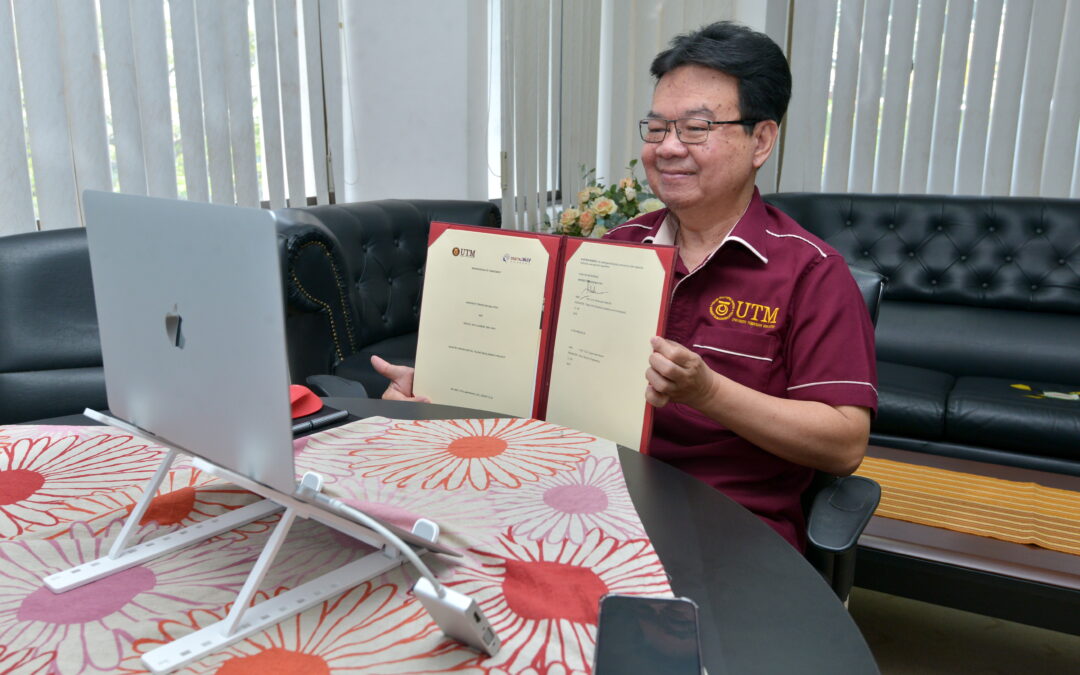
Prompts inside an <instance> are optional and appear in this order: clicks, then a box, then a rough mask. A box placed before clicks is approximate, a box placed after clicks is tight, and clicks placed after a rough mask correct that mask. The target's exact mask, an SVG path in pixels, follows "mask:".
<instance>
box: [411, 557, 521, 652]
mask: <svg viewBox="0 0 1080 675" xmlns="http://www.w3.org/2000/svg"><path fill="white" fill-rule="evenodd" d="M412 590H413V593H415V594H416V597H417V598H419V599H420V602H421V604H423V605H424V609H426V610H427V611H428V614H430V615H431V617H432V618H433V619H435V623H436V624H437V625H438V626H439V628H440V629H442V632H443V633H445V634H446V635H447V636H448V637H451V638H453V639H455V640H457V641H459V642H463V643H465V644H467V645H469V646H470V647H473V648H474V649H478V650H480V651H482V652H485V653H486V654H487V655H488V656H495V654H497V653H498V652H499V647H500V646H501V644H500V642H499V636H498V635H496V634H495V631H494V630H493V629H492V628H491V624H490V623H488V620H487V617H485V616H484V612H483V611H482V610H481V609H480V605H478V604H476V601H475V600H473V599H472V598H470V597H469V596H467V595H464V594H462V593H458V592H457V591H455V590H453V589H451V588H447V587H446V586H445V585H443V586H442V587H441V589H438V590H437V589H436V588H435V586H433V585H432V583H431V582H430V581H428V579H427V578H425V577H421V578H420V579H419V580H417V582H416V585H414V586H413V589H412ZM439 590H441V591H442V597H439Z"/></svg>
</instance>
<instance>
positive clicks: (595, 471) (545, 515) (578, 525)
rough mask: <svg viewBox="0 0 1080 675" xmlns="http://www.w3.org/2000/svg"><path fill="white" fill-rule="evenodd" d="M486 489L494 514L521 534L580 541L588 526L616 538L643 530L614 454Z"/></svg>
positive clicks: (633, 535)
mask: <svg viewBox="0 0 1080 675" xmlns="http://www.w3.org/2000/svg"><path fill="white" fill-rule="evenodd" d="M490 493H491V494H490V499H491V500H492V501H493V502H495V503H498V504H499V516H500V518H501V519H502V520H503V521H504V522H506V523H508V524H509V525H510V526H511V528H512V531H513V533H514V534H515V535H520V536H522V537H525V538H527V539H544V540H545V541H548V542H550V543H556V542H559V541H562V540H564V539H566V540H569V541H571V542H573V543H575V544H580V543H581V542H582V541H584V539H585V535H586V533H587V532H589V531H591V530H594V529H599V530H601V531H602V532H604V533H605V534H607V535H608V536H610V537H614V538H616V539H641V538H643V537H644V536H645V529H644V528H643V527H642V526H641V521H640V520H639V519H638V515H637V511H635V510H634V503H633V501H631V499H630V494H629V493H628V492H627V491H626V482H625V481H624V480H623V475H622V469H620V468H619V461H618V459H617V458H615V457H600V458H597V457H587V458H586V459H585V461H583V462H581V463H579V464H578V465H577V466H576V467H574V469H573V470H571V471H564V472H562V473H557V474H555V475H554V476H551V477H549V478H543V479H541V480H539V481H537V482H535V483H529V484H526V485H522V486H521V487H520V488H518V489H516V490H507V489H505V488H498V487H495V488H492V489H491V490H490Z"/></svg>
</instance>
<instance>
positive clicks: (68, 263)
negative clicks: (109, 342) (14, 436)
mask: <svg viewBox="0 0 1080 675" xmlns="http://www.w3.org/2000/svg"><path fill="white" fill-rule="evenodd" d="M105 405H106V402H105V376H104V373H103V372H102V369H101V342H100V340H99V339H98V328H97V312H96V311H95V309H94V291H93V287H92V285H91V281H90V257H89V255H87V250H86V231H85V230H83V229H81V228H75V229H64V230H51V231H45V232H29V233H26V234H15V235H9V236H6V237H0V424H9V423H14V422H22V421H26V420H34V419H41V418H45V417H53V416H56V415H66V414H69V413H80V412H82V411H83V409H84V408H86V407H91V408H96V409H101V408H104V407H105Z"/></svg>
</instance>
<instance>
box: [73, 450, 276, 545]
mask: <svg viewBox="0 0 1080 675" xmlns="http://www.w3.org/2000/svg"><path fill="white" fill-rule="evenodd" d="M115 496H116V497H117V499H116V500H115V504H114V506H113V508H112V510H109V511H102V512H101V513H99V514H96V515H95V516H93V517H91V518H89V519H88V520H87V521H86V522H87V524H88V525H89V526H90V527H91V528H92V529H93V530H94V534H95V535H97V534H99V533H100V532H102V531H104V530H105V529H106V528H108V527H110V526H112V525H113V524H114V523H116V522H121V523H122V522H124V521H125V520H127V517H128V515H130V514H131V511H132V509H134V508H135V503H136V501H137V500H138V498H139V495H137V494H136V495H132V496H131V497H130V498H129V497H128V496H127V495H126V494H123V493H118V494H117V495H115ZM258 500H259V497H258V496H257V495H255V494H253V493H251V492H248V491H247V490H244V489H242V488H238V487H236V486H234V485H231V484H229V483H226V482H224V481H222V480H221V479H220V478H217V477H216V476H213V475H211V474H208V473H206V472H203V471H200V470H199V469H196V468H195V467H193V466H191V464H190V460H189V459H188V458H186V457H179V458H178V459H177V460H176V462H175V463H174V464H173V470H172V471H170V472H169V474H168V475H167V476H166V477H165V480H164V481H162V483H161V487H159V488H158V493H157V496H155V497H154V499H153V500H151V502H150V505H149V506H148V507H147V509H146V513H145V514H143V517H142V518H141V519H140V521H139V526H138V528H137V529H136V530H135V533H134V536H133V537H132V539H131V543H132V544H137V543H139V542H141V541H144V540H145V539H147V538H148V537H155V536H160V535H162V534H166V533H168V532H171V531H174V530H178V529H180V528H182V527H187V526H188V525H191V524H193V523H195V522H197V521H200V520H206V519H208V518H212V517H214V516H218V515H221V514H223V513H227V512H228V511H232V510H234V509H238V508H240V507H243V506H247V505H248V504H251V503H253V502H255V501H258ZM271 524H272V521H266V520H260V521H255V522H254V523H250V524H248V525H244V526H241V527H240V528H238V529H237V530H234V531H233V532H234V534H236V535H237V536H238V537H240V538H243V537H244V536H247V535H251V534H257V533H260V532H265V531H266V530H267V529H268V528H269V527H270V525H271Z"/></svg>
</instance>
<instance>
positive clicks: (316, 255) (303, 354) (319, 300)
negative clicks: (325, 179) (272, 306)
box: [278, 214, 357, 384]
mask: <svg viewBox="0 0 1080 675" xmlns="http://www.w3.org/2000/svg"><path fill="white" fill-rule="evenodd" d="M305 220H306V221H307V222H305ZM278 244H279V250H280V253H281V263H282V274H283V275H284V287H285V325H286V335H287V336H288V341H289V350H288V351H289V371H290V377H291V379H292V381H293V382H294V383H297V384H302V383H303V382H304V381H305V380H306V379H307V377H308V376H309V375H313V374H318V373H329V372H332V371H333V368H334V365H335V364H337V363H339V362H340V361H341V360H342V359H344V358H346V357H348V356H350V355H351V354H353V353H354V352H355V351H356V348H357V346H356V328H355V326H356V323H357V318H356V309H355V302H354V301H353V299H352V298H351V297H350V293H351V289H350V288H349V284H348V281H347V280H348V278H349V272H348V269H347V262H346V261H345V260H344V259H343V257H342V255H341V244H340V243H339V242H338V241H337V239H336V237H335V236H334V235H333V233H331V232H330V231H329V230H328V229H327V228H326V227H324V226H323V225H322V224H321V223H319V222H318V221H317V220H315V219H310V220H308V219H305V218H303V217H302V214H301V217H300V218H295V219H292V220H291V221H282V220H280V219H279V224H278Z"/></svg>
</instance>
